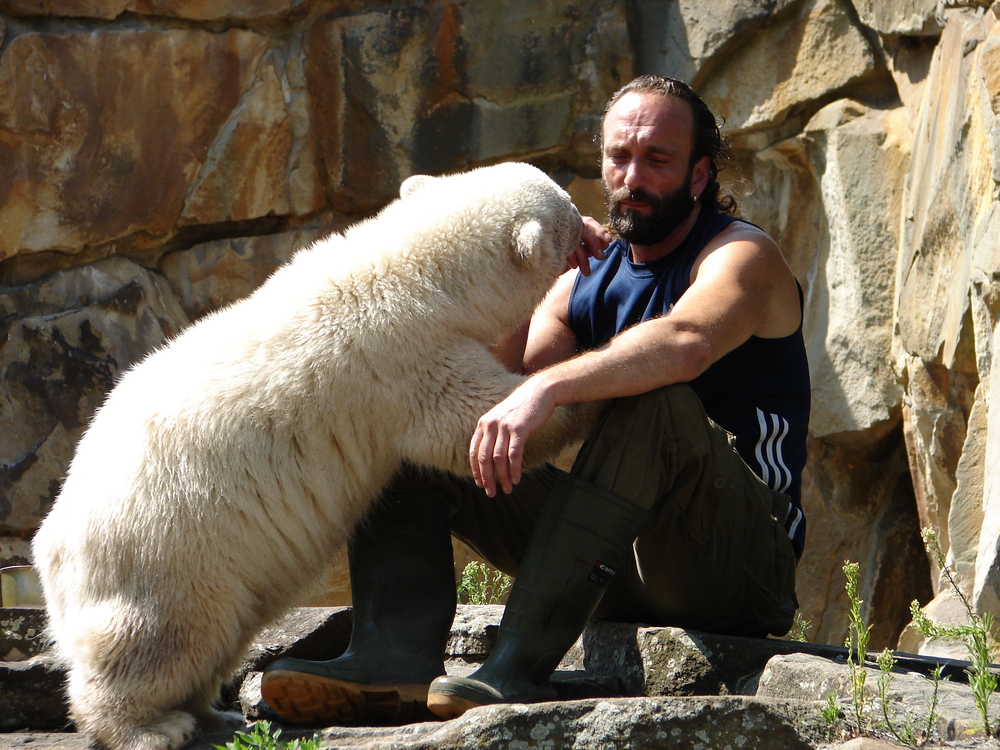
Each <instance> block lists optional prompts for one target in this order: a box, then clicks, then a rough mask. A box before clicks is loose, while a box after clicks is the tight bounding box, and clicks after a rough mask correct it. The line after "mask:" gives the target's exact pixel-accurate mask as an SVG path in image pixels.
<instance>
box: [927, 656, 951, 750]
mask: <svg viewBox="0 0 1000 750" xmlns="http://www.w3.org/2000/svg"><path fill="white" fill-rule="evenodd" d="M943 671H944V664H938V665H937V666H936V667H934V669H933V670H932V671H931V680H933V681H934V692H933V693H931V699H930V701H928V702H927V708H928V711H927V725H926V726H925V727H924V737H926V738H927V739H930V737H931V733H932V732H933V731H934V727H935V726H936V725H937V722H938V712H937V707H938V697H939V696H940V695H941V682H942V681H943V680H947V679H948V678H947V677H942V676H941V673H942V672H943Z"/></svg>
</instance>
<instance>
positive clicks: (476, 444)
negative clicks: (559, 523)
mask: <svg viewBox="0 0 1000 750" xmlns="http://www.w3.org/2000/svg"><path fill="white" fill-rule="evenodd" d="M555 408H556V404H555V399H554V398H553V397H552V396H551V395H550V394H549V393H548V391H547V390H546V389H545V387H544V383H543V381H542V379H540V378H538V377H532V378H529V379H528V380H526V381H524V382H523V383H522V384H521V385H520V386H518V387H517V388H515V389H514V391H513V392H512V393H511V394H510V395H509V396H508V397H507V398H505V399H504V400H503V401H501V402H500V403H499V404H497V405H496V406H494V407H493V408H492V409H490V410H489V411H488V412H486V414H484V415H483V416H482V417H480V419H479V423H478V424H477V425H476V431H475V433H473V435H472V442H471V443H470V444H469V463H470V465H471V466H472V476H473V479H475V481H476V485H477V486H478V487H481V488H483V489H484V490H486V494H487V495H488V496H489V497H494V496H496V488H497V485H500V489H501V490H503V492H504V493H505V494H510V492H511V491H512V490H513V489H514V485H515V484H517V483H518V482H520V481H521V469H522V461H523V459H524V444H525V442H526V441H527V439H528V436H529V435H531V433H533V432H534V431H535V430H537V429H538V428H539V427H541V426H542V425H544V424H545V422H546V421H548V419H549V417H551V416H552V412H554V411H555Z"/></svg>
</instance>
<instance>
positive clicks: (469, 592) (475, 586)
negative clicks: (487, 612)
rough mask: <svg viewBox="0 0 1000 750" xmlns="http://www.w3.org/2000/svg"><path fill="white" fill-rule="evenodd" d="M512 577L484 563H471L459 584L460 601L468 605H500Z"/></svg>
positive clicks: (463, 572)
mask: <svg viewBox="0 0 1000 750" xmlns="http://www.w3.org/2000/svg"><path fill="white" fill-rule="evenodd" d="M510 584H511V577H510V576H509V575H507V574H506V573H501V572H500V571H499V570H493V569H492V568H490V567H488V566H487V565H485V564H484V563H481V562H470V563H469V564H468V565H466V566H465V569H464V570H463V571H462V577H461V578H460V579H459V582H458V601H459V602H460V603H462V602H464V603H466V604H498V603H499V602H500V600H501V599H503V595H504V594H506V593H507V590H508V589H509V588H510Z"/></svg>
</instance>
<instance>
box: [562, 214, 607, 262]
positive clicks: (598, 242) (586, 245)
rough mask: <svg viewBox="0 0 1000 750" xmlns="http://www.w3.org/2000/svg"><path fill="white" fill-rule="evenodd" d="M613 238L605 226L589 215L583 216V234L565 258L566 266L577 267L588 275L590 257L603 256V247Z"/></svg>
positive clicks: (599, 257)
mask: <svg viewBox="0 0 1000 750" xmlns="http://www.w3.org/2000/svg"><path fill="white" fill-rule="evenodd" d="M613 239H614V235H612V234H611V232H610V230H608V228H607V227H605V226H604V225H603V224H600V223H599V222H598V221H597V220H596V219H594V218H592V217H590V216H584V217H583V236H582V238H581V239H580V244H579V245H577V246H576V248H575V249H574V250H573V252H572V253H570V255H569V257H568V258H566V268H578V269H580V273H582V274H583V275H584V276H590V258H597V259H598V260H601V259H602V258H604V249H605V248H606V247H607V246H608V245H610V244H611V241H612V240H613Z"/></svg>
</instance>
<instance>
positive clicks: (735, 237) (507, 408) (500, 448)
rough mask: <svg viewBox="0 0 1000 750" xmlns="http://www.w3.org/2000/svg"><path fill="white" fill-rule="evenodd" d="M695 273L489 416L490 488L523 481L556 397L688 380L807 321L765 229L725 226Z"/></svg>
mask: <svg viewBox="0 0 1000 750" xmlns="http://www.w3.org/2000/svg"><path fill="white" fill-rule="evenodd" d="M692 275H693V277H694V278H693V281H692V284H691V286H690V288H689V289H688V290H687V292H686V293H685V294H684V296H683V297H682V298H681V299H680V300H679V301H678V303H677V305H675V307H674V309H673V311H672V312H671V313H670V314H669V315H666V316H663V317H660V318H656V319H653V320H650V321H646V322H644V323H640V324H638V325H636V326H633V327H632V328H630V329H629V330H627V331H624V332H622V333H621V334H620V335H618V336H616V337H615V338H614V339H613V340H612V341H611V342H610V343H609V344H607V345H606V346H604V347H601V348H600V349H595V350H593V351H589V352H585V353H583V354H581V355H579V356H576V357H572V358H570V359H567V360H565V361H562V362H557V363H555V364H552V365H551V366H548V367H545V368H544V369H542V370H540V371H538V372H537V373H536V374H535V375H533V376H532V377H531V378H529V379H528V380H527V381H525V382H524V383H523V384H522V385H521V386H519V387H518V388H517V389H516V390H515V391H514V392H513V393H512V394H511V395H510V396H509V397H508V398H507V399H505V400H504V401H503V402H501V403H500V404H498V405H497V406H496V407H494V408H493V409H492V410H490V411H489V412H488V413H487V414H485V415H483V417H482V418H481V419H480V420H479V425H478V426H477V429H476V433H475V434H474V436H473V440H472V443H471V445H470V462H471V465H472V470H473V475H474V477H475V479H476V482H477V484H479V486H481V487H483V488H484V489H485V490H486V492H487V494H488V495H490V496H492V495H493V494H495V491H496V485H497V484H499V485H500V487H501V489H502V490H503V491H504V492H510V490H511V489H512V486H513V484H516V483H517V482H518V481H519V480H520V474H521V459H522V456H523V452H524V443H525V441H526V440H527V437H528V436H529V435H530V434H531V433H532V432H534V430H536V429H538V427H540V426H541V425H542V424H544V423H545V421H546V420H547V419H548V418H549V417H550V416H551V414H552V412H553V411H554V409H555V407H556V406H559V405H562V404H571V403H579V402H582V401H594V400H601V399H608V398H619V397H622V396H631V395H636V394H639V393H645V392H647V391H650V390H653V389H654V388H658V387H660V386H664V385H669V384H671V383H681V382H688V381H690V380H693V379H694V378H695V377H697V376H698V375H700V374H701V373H702V372H704V371H705V370H706V369H707V368H708V367H709V365H711V364H712V363H713V362H715V361H717V360H718V359H719V358H721V357H722V356H723V355H725V354H727V353H728V352H730V351H732V350H733V349H735V348H736V347H737V346H739V345H740V344H742V343H743V342H744V341H746V340H747V339H749V338H750V336H752V335H761V336H768V337H774V336H781V335H788V334H791V333H792V332H794V330H795V329H796V328H797V327H798V325H799V316H800V313H799V304H798V291H797V287H796V285H795V280H794V278H793V277H792V275H791V272H790V271H789V269H788V267H787V265H786V264H785V262H784V260H783V259H782V257H781V255H780V253H779V252H778V249H777V247H776V246H775V245H774V243H773V242H772V241H771V240H770V238H769V237H767V235H765V234H763V233H761V232H757V231H756V230H752V229H742V228H734V231H729V230H727V231H726V232H723V233H722V234H720V236H719V242H718V243H716V244H715V245H714V246H713V245H710V246H709V247H707V248H706V250H705V252H704V253H703V254H702V256H701V258H700V259H699V261H698V263H697V264H696V267H695V269H694V270H693V273H692ZM559 283H560V284H562V283H563V282H562V280H560V282H559ZM557 288H559V285H558V284H557ZM553 291H555V289H554V290H553ZM566 299H567V300H568V292H567V297H566ZM529 347H530V334H529Z"/></svg>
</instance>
